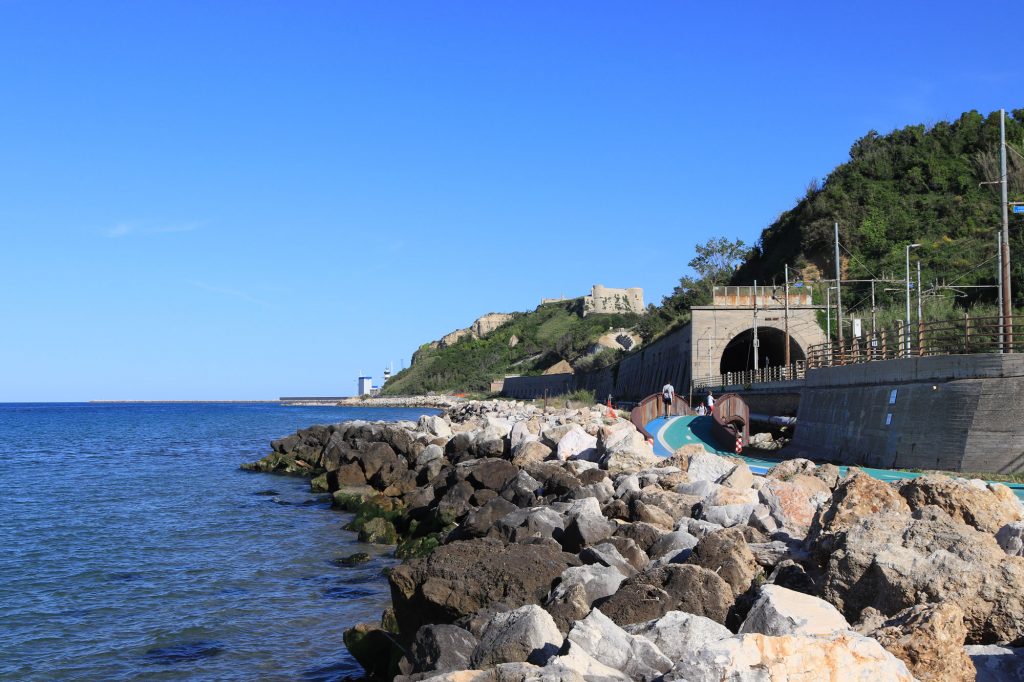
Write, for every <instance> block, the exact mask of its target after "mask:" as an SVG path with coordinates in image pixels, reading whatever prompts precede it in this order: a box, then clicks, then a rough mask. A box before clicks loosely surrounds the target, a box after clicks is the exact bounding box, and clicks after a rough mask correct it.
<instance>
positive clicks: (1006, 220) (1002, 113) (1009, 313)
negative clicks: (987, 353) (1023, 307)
mask: <svg viewBox="0 0 1024 682" xmlns="http://www.w3.org/2000/svg"><path fill="white" fill-rule="evenodd" d="M999 177H1000V180H1001V182H1000V185H1001V190H1002V195H1003V207H1002V208H1003V243H1002V246H1001V249H1000V250H1001V252H1002V254H1001V255H1002V263H1003V318H1004V325H1005V326H1004V328H1003V329H1004V331H1003V334H1004V336H1005V346H1006V350H1007V351H1008V352H1009V351H1013V290H1012V286H1011V282H1010V208H1009V206H1010V204H1009V199H1008V198H1007V174H1006V110H1005V109H1000V110H999Z"/></svg>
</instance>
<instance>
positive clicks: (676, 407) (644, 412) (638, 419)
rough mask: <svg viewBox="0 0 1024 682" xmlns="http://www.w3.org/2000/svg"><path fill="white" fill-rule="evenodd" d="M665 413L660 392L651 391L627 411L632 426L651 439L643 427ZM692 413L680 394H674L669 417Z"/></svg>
mask: <svg viewBox="0 0 1024 682" xmlns="http://www.w3.org/2000/svg"><path fill="white" fill-rule="evenodd" d="M664 414H665V408H664V406H663V403H662V401H661V393H652V394H651V395H649V396H647V397H646V398H644V399H643V400H641V401H640V403H639V404H638V405H637V406H636V407H634V408H633V409H632V410H630V411H629V420H630V421H631V422H633V426H635V427H636V428H637V430H638V431H639V432H640V433H641V434H643V436H644V438H647V439H649V440H650V439H653V438H654V436H652V435H651V434H650V433H648V432H647V429H646V428H645V427H646V426H647V425H648V424H649V423H651V422H652V421H654V420H655V419H657V418H658V417H661V416H662V415H664ZM691 414H693V410H691V409H690V406H689V405H687V404H686V400H684V399H683V398H682V396H679V395H676V397H675V400H673V401H672V405H671V407H670V408H669V416H671V417H685V416H688V415H691Z"/></svg>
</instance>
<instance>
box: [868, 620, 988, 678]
mask: <svg viewBox="0 0 1024 682" xmlns="http://www.w3.org/2000/svg"><path fill="white" fill-rule="evenodd" d="M870 635H871V637H873V638H874V639H876V640H878V642H879V643H880V644H881V645H882V646H883V647H885V649H886V650H887V651H889V652H890V653H891V654H893V655H894V656H896V657H897V658H899V659H900V660H901V661H903V662H904V663H906V664H907V668H909V669H910V672H911V673H912V674H913V675H914V677H915V678H916V679H917V680H919V681H920V682H974V678H975V674H976V671H975V669H974V663H972V662H971V658H970V656H968V655H967V652H966V651H964V639H965V638H966V637H967V628H966V627H964V614H963V611H962V610H961V609H960V607H959V606H957V605H956V604H955V603H952V602H945V603H942V604H918V605H917V606H913V607H911V608H909V609H905V610H903V611H900V612H899V613H898V614H896V615H895V616H894V617H893V618H891V619H889V620H887V621H886V622H884V623H883V624H882V626H881V627H880V628H878V629H876V630H875V631H873V632H871V633H870Z"/></svg>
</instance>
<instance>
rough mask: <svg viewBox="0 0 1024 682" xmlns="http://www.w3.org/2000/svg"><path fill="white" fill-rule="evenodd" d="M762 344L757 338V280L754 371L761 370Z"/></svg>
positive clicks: (755, 282)
mask: <svg viewBox="0 0 1024 682" xmlns="http://www.w3.org/2000/svg"><path fill="white" fill-rule="evenodd" d="M760 345H761V342H760V341H759V340H758V338H757V280H756V279H755V280H754V371H755V372H756V371H757V370H759V369H760V368H761V360H760V358H758V357H757V354H758V351H759V346H760Z"/></svg>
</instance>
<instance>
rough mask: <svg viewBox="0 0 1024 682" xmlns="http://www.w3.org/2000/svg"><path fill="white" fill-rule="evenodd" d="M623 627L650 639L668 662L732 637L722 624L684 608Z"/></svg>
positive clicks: (631, 632)
mask: <svg viewBox="0 0 1024 682" xmlns="http://www.w3.org/2000/svg"><path fill="white" fill-rule="evenodd" d="M625 630H626V632H628V633H630V634H633V635H639V636H641V637H644V638H645V639H648V640H650V641H651V642H652V643H653V644H654V645H655V646H656V647H658V649H659V650H660V651H661V652H662V653H663V654H665V656H667V657H668V658H669V660H671V661H678V660H679V659H681V658H682V657H683V656H686V655H688V654H690V653H692V652H694V651H698V650H700V649H702V648H704V647H705V646H707V645H708V644H711V643H713V642H718V641H721V640H723V639H727V638H729V637H732V633H731V632H729V629H728V628H726V627H725V626H724V625H721V624H719V623H716V622H715V621H713V620H711V619H710V618H704V617H703V616H696V615H694V614H692V613H686V612H685V611H669V612H668V613H666V614H665V615H664V616H662V617H661V618H658V619H656V620H649V621H647V622H644V623H634V624H632V625H627V626H626V627H625Z"/></svg>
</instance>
